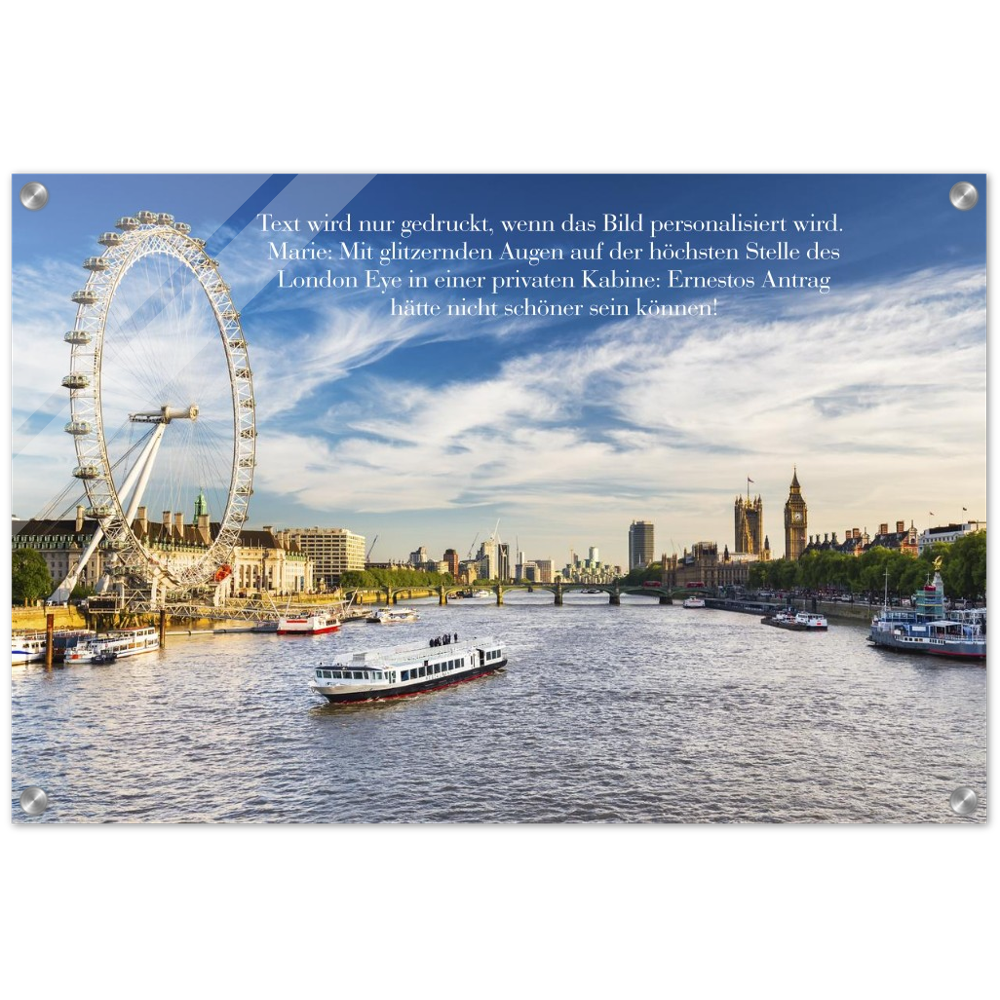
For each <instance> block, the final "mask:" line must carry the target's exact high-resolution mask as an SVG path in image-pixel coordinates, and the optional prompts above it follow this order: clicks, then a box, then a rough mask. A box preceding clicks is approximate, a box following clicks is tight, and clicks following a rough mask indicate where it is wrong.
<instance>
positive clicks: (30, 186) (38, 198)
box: [21, 181, 49, 212]
mask: <svg viewBox="0 0 1000 1000" xmlns="http://www.w3.org/2000/svg"><path fill="white" fill-rule="evenodd" d="M48 200H49V189H48V188H47V187H46V186H45V185H44V184H41V183H39V182H38V181H28V183H27V184H25V185H24V187H23V188H21V204H22V205H24V207H25V208H27V209H30V210H31V211H32V212H37V211H38V210H39V209H40V208H45V206H46V204H47V203H48Z"/></svg>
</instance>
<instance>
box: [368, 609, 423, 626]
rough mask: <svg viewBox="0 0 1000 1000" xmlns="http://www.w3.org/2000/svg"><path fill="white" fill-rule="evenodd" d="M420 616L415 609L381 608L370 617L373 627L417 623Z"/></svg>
mask: <svg viewBox="0 0 1000 1000" xmlns="http://www.w3.org/2000/svg"><path fill="white" fill-rule="evenodd" d="M419 618H420V616H419V615H418V614H417V613H416V611H414V610H413V608H379V609H378V610H377V611H374V612H373V613H372V614H370V615H369V616H368V621H369V622H371V623H372V624H373V625H396V624H398V623H399V622H415V621H417V620H418V619H419Z"/></svg>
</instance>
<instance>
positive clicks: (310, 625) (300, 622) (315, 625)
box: [278, 611, 340, 635]
mask: <svg viewBox="0 0 1000 1000" xmlns="http://www.w3.org/2000/svg"><path fill="white" fill-rule="evenodd" d="M339 629H340V619H339V618H338V617H337V616H336V614H334V613H333V612H332V611H314V612H313V613H312V614H308V615H304V614H295V615H292V614H287V615H282V616H281V617H280V618H279V619H278V635H323V634H324V633H325V632H337V631H339Z"/></svg>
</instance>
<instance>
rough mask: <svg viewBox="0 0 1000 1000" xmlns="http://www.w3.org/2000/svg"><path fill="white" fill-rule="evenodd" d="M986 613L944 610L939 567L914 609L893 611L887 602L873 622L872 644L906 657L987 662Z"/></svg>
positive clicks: (870, 635) (914, 598)
mask: <svg viewBox="0 0 1000 1000" xmlns="http://www.w3.org/2000/svg"><path fill="white" fill-rule="evenodd" d="M985 621H986V611H985V609H979V610H978V611H976V612H972V613H970V612H964V613H956V614H955V615H954V616H953V617H949V616H948V615H947V614H946V613H945V607H944V582H943V581H942V579H941V569H940V566H939V565H935V567H934V578H933V580H931V581H930V582H929V583H927V584H926V585H925V586H924V587H923V589H922V590H918V591H917V593H916V594H914V595H913V608H912V610H908V611H893V610H891V609H890V608H889V606H888V601H886V603H885V606H884V607H883V609H882V612H881V613H880V614H878V615H876V616H875V617H874V618H873V619H872V625H871V631H870V632H869V633H868V641H869V642H870V643H872V645H874V646H882V647H884V648H885V649H894V650H897V651H899V652H902V653H924V654H929V655H931V656H948V657H951V658H953V659H956V660H985V659H986V632H985V628H984V625H985Z"/></svg>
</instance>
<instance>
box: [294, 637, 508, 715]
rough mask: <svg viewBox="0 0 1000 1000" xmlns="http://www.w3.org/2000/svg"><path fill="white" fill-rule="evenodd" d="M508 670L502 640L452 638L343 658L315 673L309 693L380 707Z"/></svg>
mask: <svg viewBox="0 0 1000 1000" xmlns="http://www.w3.org/2000/svg"><path fill="white" fill-rule="evenodd" d="M445 640H447V641H445ZM506 665H507V655H506V653H505V651H504V645H503V643H502V642H500V641H499V640H497V639H493V638H474V639H466V640H463V641H461V642H460V641H458V637H457V633H456V634H455V637H454V638H452V636H451V635H448V636H441V637H439V638H435V639H431V640H430V641H428V640H427V639H419V640H416V641H414V642H408V643H404V644H402V645H399V646H391V647H384V648H381V649H366V650H357V651H355V652H350V653H345V654H343V655H342V656H339V657H337V658H336V659H334V660H331V661H329V662H328V663H321V664H319V665H318V666H317V667H315V671H314V672H315V676H314V678H313V679H312V680H310V682H309V687H310V688H311V689H312V690H313V691H314V692H315V693H316V694H318V695H321V696H322V697H324V698H326V700H327V701H329V702H332V703H334V704H343V703H346V702H363V701H382V700H386V699H389V698H406V697H409V696H410V695H415V694H422V693H423V692H425V691H438V690H440V689H441V688H446V687H451V686H452V685H454V684H462V683H464V682H465V681H471V680H475V679H476V678H477V677H484V676H485V675H486V674H491V673H494V672H495V671H497V670H502V669H503V668H504V667H505V666H506Z"/></svg>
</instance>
